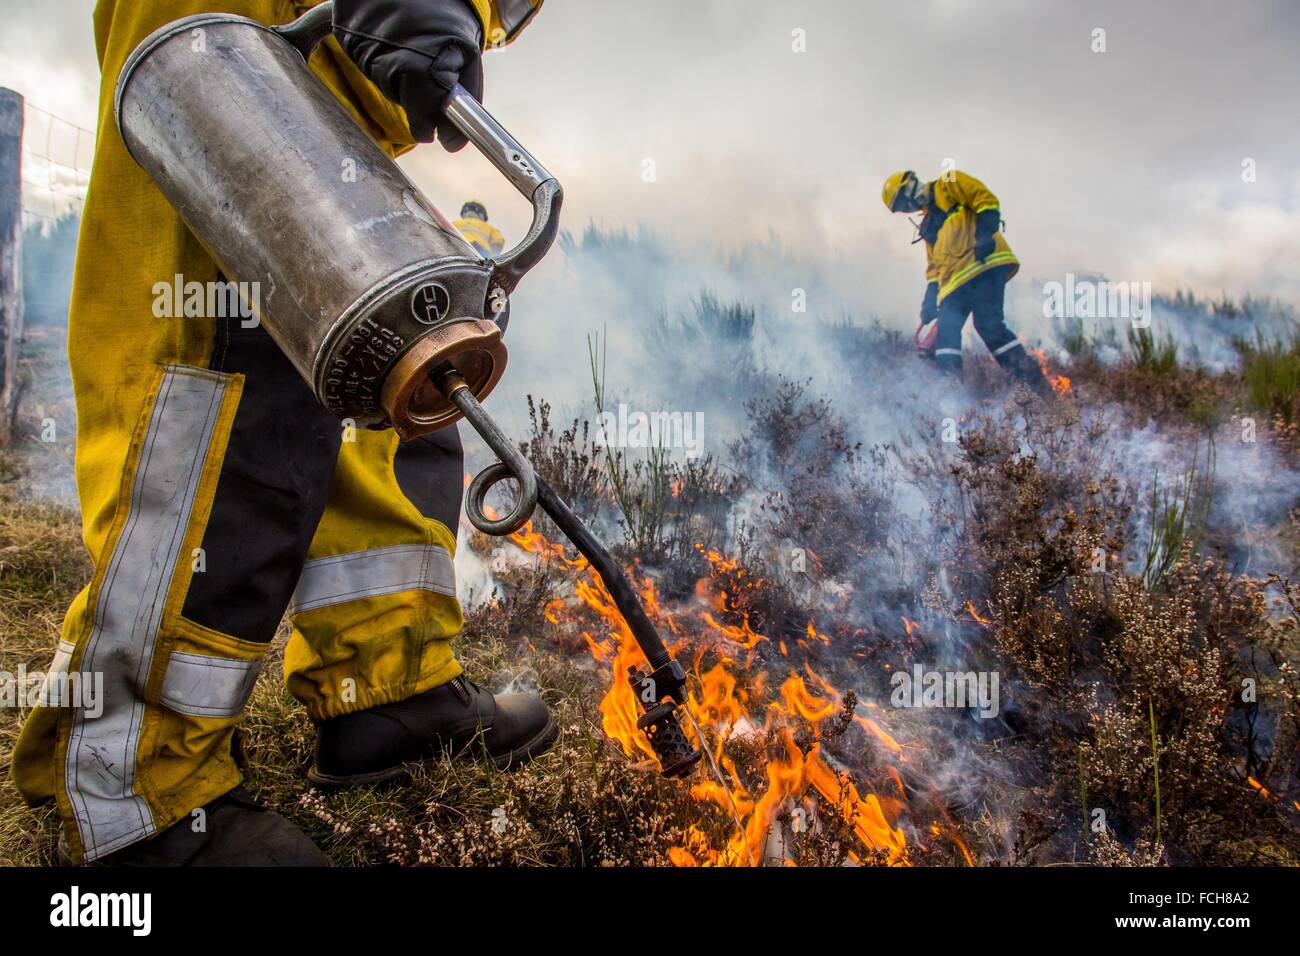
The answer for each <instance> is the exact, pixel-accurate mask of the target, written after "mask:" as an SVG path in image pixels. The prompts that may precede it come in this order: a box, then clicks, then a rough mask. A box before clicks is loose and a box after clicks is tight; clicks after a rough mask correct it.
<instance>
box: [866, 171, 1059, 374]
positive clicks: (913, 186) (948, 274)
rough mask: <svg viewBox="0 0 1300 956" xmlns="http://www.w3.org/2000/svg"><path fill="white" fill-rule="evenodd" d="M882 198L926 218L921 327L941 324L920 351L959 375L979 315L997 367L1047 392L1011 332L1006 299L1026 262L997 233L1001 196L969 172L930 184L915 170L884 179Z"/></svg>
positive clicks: (891, 205) (955, 173)
mask: <svg viewBox="0 0 1300 956" xmlns="http://www.w3.org/2000/svg"><path fill="white" fill-rule="evenodd" d="M881 196H882V198H883V199H884V201H885V207H886V208H887V209H888V210H889V211H890V212H901V213H912V212H919V213H921V214H922V216H921V226H920V231H921V238H922V239H924V240H925V254H926V268H925V278H926V287H925V298H924V299H923V300H922V303H921V325H922V327H923V328H924V326H925V325H927V324H928V323H930V322H934V321H935V320H937V334H936V335H934V336H933V344H932V345H931V344H930V343H929V342H928V341H926V342H924V343H923V340H922V335H923V333H922V332H921V330H918V333H917V344H918V346H919V347H921V348H922V350H923V351H925V352H927V353H931V354H932V355H933V357H934V359H935V362H936V363H937V364H938V366H939V368H941V369H943V370H944V371H947V372H952V373H957V372H959V371H960V370H961V332H962V327H963V326H964V325H965V324H966V319H967V317H968V316H970V315H972V314H973V315H974V317H975V331H976V332H978V333H979V335H980V338H981V339H983V340H984V344H985V345H986V346H987V347H988V350H989V351H990V352H992V353H993V357H994V358H995V359H996V360H997V362H998V364H999V365H1001V366H1002V367H1003V368H1005V369H1007V370H1008V371H1009V372H1011V374H1012V375H1014V376H1015V377H1016V378H1017V379H1019V380H1020V381H1022V382H1024V383H1025V384H1026V385H1028V386H1029V387H1030V388H1032V389H1033V390H1034V391H1035V392H1038V393H1039V394H1045V393H1047V392H1048V391H1049V389H1048V387H1047V383H1046V380H1045V379H1044V378H1043V373H1042V370H1041V369H1040V368H1039V367H1038V364H1037V363H1036V362H1034V361H1033V360H1032V359H1031V358H1030V357H1029V356H1028V355H1027V354H1026V353H1025V347H1024V344H1023V343H1022V342H1021V341H1020V340H1019V339H1018V338H1016V335H1015V333H1014V332H1012V331H1011V330H1010V329H1009V328H1007V322H1006V316H1005V314H1004V310H1003V298H1004V295H1005V292H1006V285H1007V283H1008V282H1009V281H1010V280H1011V277H1012V276H1014V275H1015V274H1016V272H1017V271H1018V270H1019V269H1020V261H1019V260H1018V259H1017V258H1016V256H1015V253H1013V252H1012V251H1011V246H1010V245H1009V244H1008V243H1007V240H1006V238H1005V237H1004V236H1003V235H1002V233H1001V232H1000V231H999V226H1000V224H1001V217H1002V212H1001V209H1000V208H999V205H998V197H997V196H995V195H993V193H992V192H990V191H989V188H988V187H987V186H985V185H984V184H983V183H982V182H980V181H979V180H978V179H976V178H975V177H974V176H968V175H967V174H966V173H962V172H958V171H956V170H953V171H952V172H951V173H948V174H945V175H944V176H942V177H940V178H939V179H936V180H935V181H934V182H929V183H927V182H922V181H921V179H920V178H919V177H918V176H917V175H916V173H914V172H912V171H911V170H910V169H909V170H906V171H905V172H899V173H894V174H893V175H892V176H890V177H889V178H888V179H886V180H885V186H884V189H883V190H882V192H881ZM926 338H927V339H928V338H930V337H926Z"/></svg>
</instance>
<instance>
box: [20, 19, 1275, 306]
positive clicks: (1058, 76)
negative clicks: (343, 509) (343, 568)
mask: <svg viewBox="0 0 1300 956" xmlns="http://www.w3.org/2000/svg"><path fill="white" fill-rule="evenodd" d="M137 2H146V0H137ZM215 5H216V6H219V5H220V4H219V0H215ZM91 6H92V5H91V4H90V3H89V2H74V0H43V2H41V3H33V2H28V0H21V2H20V0H0V9H2V10H3V11H4V14H3V21H0V22H2V24H3V25H2V27H0V85H6V86H10V87H14V88H16V89H18V90H19V91H20V92H22V93H23V94H25V95H26V96H27V97H28V98H29V100H30V101H31V102H32V103H33V104H34V105H36V106H40V107H43V108H44V109H47V110H50V111H53V112H55V113H57V114H59V115H61V116H64V117H67V118H69V119H71V120H73V121H74V122H79V123H81V124H82V125H85V126H93V125H94V108H93V101H94V94H95V86H96V83H97V76H96V66H95V60H94V48H93V43H92V38H91V31H90V11H91ZM1097 28H1101V29H1104V30H1105V44H1106V51H1105V52H1104V53H1094V52H1092V45H1093V43H1094V39H1093V31H1094V30H1095V29H1097ZM794 31H803V33H802V35H803V36H804V37H805V38H806V39H805V42H806V51H805V52H796V51H795V50H794V49H792V44H794V42H795V39H794ZM1297 49H1300V3H1296V2H1294V0H1243V2H1238V3H1231V4H1228V3H1223V2H1222V0H1161V2H1150V0H1149V2H1141V3H1138V2H1133V0H1127V2H1109V0H1107V2H1088V3H1079V2H1067V0H1058V2H1051V0H911V2H908V3H897V2H890V3H878V2H864V0H810V2H808V0H806V2H799V3H795V2H776V0H772V2H763V0H654V2H645V0H641V2H632V0H618V2H615V0H567V2H566V0H550V2H549V3H548V4H547V6H546V8H545V9H544V10H543V11H542V13H541V14H540V15H539V16H538V17H537V19H536V20H535V21H534V23H533V25H532V26H531V27H530V28H529V29H528V31H527V32H526V33H525V34H524V35H523V36H522V37H521V39H520V40H519V41H518V42H516V43H515V44H513V45H512V46H511V47H510V48H508V49H506V50H502V51H495V52H492V53H489V54H488V67H487V95H486V102H487V104H488V106H489V108H490V109H492V110H493V112H494V113H495V114H496V115H497V117H498V118H499V119H500V120H501V121H502V122H503V123H504V124H505V125H506V126H507V127H509V128H510V129H511V131H512V132H514V133H515V134H516V135H517V136H518V137H519V139H520V140H521V141H522V142H524V144H525V145H526V146H528V147H529V148H530V149H531V150H532V151H533V152H534V153H535V154H536V155H537V156H538V158H539V159H541V160H542V162H544V163H545V164H546V165H548V166H549V167H550V168H551V170H552V171H553V172H554V173H556V174H557V176H558V177H559V178H560V179H561V181H562V182H563V183H564V186H565V191H566V197H567V202H566V216H565V219H566V223H567V225H568V226H569V227H570V228H576V227H581V226H583V225H585V224H586V223H587V222H588V221H590V220H594V221H596V222H598V223H601V224H603V225H606V226H630V227H635V226H637V225H638V224H640V223H645V224H648V225H650V226H652V227H653V228H654V229H655V230H657V231H658V232H660V233H662V234H663V235H665V236H667V237H669V238H671V239H673V240H676V241H680V242H683V243H689V244H697V245H698V246H699V248H700V250H701V254H705V255H707V254H710V251H709V250H713V251H714V252H716V251H717V250H719V249H722V248H725V247H727V246H734V245H736V244H738V243H740V242H742V241H744V240H746V239H751V238H763V237H766V236H768V235H769V234H770V233H772V232H775V233H776V234H778V235H780V237H781V238H782V240H783V241H784V242H785V243H786V244H787V245H788V246H790V247H798V248H802V249H804V250H805V251H808V252H810V253H812V254H815V255H818V256H826V257H828V258H836V259H843V260H844V261H847V262H849V263H854V262H861V263H862V264H863V266H864V268H868V271H869V274H870V275H872V276H875V277H878V278H877V279H876V280H875V282H874V284H873V288H871V289H864V290H863V294H862V301H864V302H867V303H870V304H871V305H873V306H874V307H875V308H878V309H880V310H882V311H883V310H891V309H894V308H904V307H905V308H907V309H908V310H909V311H911V310H914V308H915V300H916V299H917V297H918V294H919V287H920V282H921V279H920V276H919V272H920V268H921V254H920V251H919V248H918V247H913V246H910V245H909V243H908V240H909V239H910V238H911V236H912V231H911V227H910V226H908V224H907V223H906V221H905V220H904V219H903V217H901V216H889V215H888V214H887V213H886V212H885V210H884V208H883V207H882V205H881V203H880V198H879V193H880V184H881V181H882V180H883V178H884V177H885V176H886V175H887V174H888V173H890V172H891V171H893V170H895V169H899V168H914V169H916V170H917V171H918V172H919V173H920V174H922V175H923V176H925V177H927V178H931V177H934V176H936V175H937V174H938V173H939V172H940V171H941V169H942V166H941V164H942V163H943V161H944V160H945V159H946V158H952V159H954V160H955V161H956V163H957V165H958V167H959V168H961V169H963V170H965V171H968V172H970V173H971V174H973V175H975V176H977V177H979V178H980V179H982V180H984V181H985V182H986V183H987V184H988V185H989V186H990V187H991V188H992V189H993V190H994V192H996V193H997V194H998V196H999V197H1000V198H1001V200H1002V209H1003V215H1004V217H1005V219H1006V220H1007V222H1008V238H1009V239H1010V241H1011V243H1012V245H1013V246H1014V248H1015V249H1016V251H1017V252H1018V253H1019V254H1020V256H1021V258H1022V260H1023V261H1024V263H1025V266H1024V274H1025V275H1027V276H1031V277H1037V278H1045V279H1046V278H1054V277H1057V276H1060V275H1061V274H1062V273H1064V272H1065V271H1067V270H1073V271H1076V272H1082V271H1090V272H1093V271H1095V272H1103V273H1105V274H1107V275H1109V276H1110V277H1111V278H1115V279H1130V280H1149V281H1151V282H1153V283H1154V284H1155V285H1156V287H1157V288H1158V289H1159V288H1172V287H1178V286H1182V287H1191V288H1194V289H1197V290H1199V291H1202V292H1206V293H1210V294H1216V293H1218V292H1219V291H1221V290H1222V291H1227V292H1229V293H1231V294H1234V295H1235V294H1241V293H1244V292H1248V291H1250V292H1255V293H1259V294H1273V295H1278V296H1280V297H1282V298H1284V299H1286V300H1289V301H1291V302H1300V268H1298V266H1300V161H1298V160H1297V157H1298V156H1300V122H1297V120H1300V82H1297V81H1298V80H1300V66H1298V65H1297V56H1296V51H1297ZM469 152H470V151H469V150H467V151H466V152H465V153H462V154H460V155H457V156H455V157H448V156H447V155H446V154H445V153H443V152H442V151H441V150H440V149H438V148H436V147H426V148H423V149H421V150H418V151H417V152H416V153H415V154H414V155H413V156H412V157H411V158H410V159H409V160H407V161H405V164H406V166H407V168H408V170H409V171H410V172H411V174H412V175H413V176H414V177H415V178H416V179H417V180H418V181H419V182H420V183H421V184H422V185H423V186H424V187H425V189H426V190H427V192H428V193H429V195H430V196H431V198H432V199H433V200H434V202H435V204H437V205H439V206H440V207H441V208H443V209H444V210H445V211H447V212H450V213H454V212H456V211H457V209H458V208H459V205H460V202H461V200H462V199H463V198H465V197H466V196H467V195H470V194H473V195H478V196H481V197H482V198H483V199H484V200H486V201H487V203H488V205H489V209H490V210H491V212H492V214H493V219H494V221H497V222H498V223H499V224H500V225H501V226H502V227H503V228H504V229H505V230H506V232H507V234H508V235H512V236H517V235H518V234H519V232H520V231H522V229H523V228H524V226H525V225H526V219H527V211H526V208H525V206H524V204H523V202H522V200H520V199H518V198H517V197H515V196H513V195H512V194H511V193H510V191H509V190H508V188H507V187H505V186H503V185H502V184H501V183H500V181H499V177H497V176H496V174H495V173H494V172H493V171H492V170H491V169H490V167H488V166H487V165H486V164H485V163H484V162H483V161H482V160H480V159H478V158H477V157H474V156H471V155H469ZM1247 159H1250V160H1253V161H1254V164H1255V175H1256V181H1254V182H1243V176H1242V163H1243V161H1244V160H1247ZM647 160H652V161H653V163H654V167H655V173H656V178H655V181H654V182H645V181H643V171H644V169H645V163H646V161H647Z"/></svg>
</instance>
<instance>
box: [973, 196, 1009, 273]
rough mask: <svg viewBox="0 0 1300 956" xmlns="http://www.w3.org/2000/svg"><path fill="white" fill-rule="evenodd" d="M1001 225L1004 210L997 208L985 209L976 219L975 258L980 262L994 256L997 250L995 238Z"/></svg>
mask: <svg viewBox="0 0 1300 956" xmlns="http://www.w3.org/2000/svg"><path fill="white" fill-rule="evenodd" d="M1001 224H1002V210H1000V209H998V208H997V207H994V208H993V209H985V210H984V211H983V212H982V213H980V214H979V215H978V216H976V217H975V258H976V259H977V260H978V261H980V262H983V261H984V260H985V259H987V258H988V257H989V256H991V255H993V250H994V249H996V248H997V243H996V242H994V241H993V236H994V234H996V233H997V231H998V226H1000V225H1001Z"/></svg>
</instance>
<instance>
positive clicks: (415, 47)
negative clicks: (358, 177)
mask: <svg viewBox="0 0 1300 956" xmlns="http://www.w3.org/2000/svg"><path fill="white" fill-rule="evenodd" d="M334 35H335V36H336V37H338V40H339V43H340V44H342V46H343V49H344V51H346V52H347V55H348V56H350V57H351V58H352V61H353V62H354V63H356V65H357V66H358V67H359V68H360V69H361V72H362V73H364V74H365V75H366V76H367V77H369V78H370V81H371V82H372V83H374V84H375V86H377V87H379V89H380V91H381V92H382V93H383V94H384V95H385V96H387V97H388V98H389V99H390V100H392V101H393V102H395V103H399V104H401V107H402V109H404V110H406V118H407V121H408V122H409V123H410V126H411V134H412V135H413V136H414V137H415V138H416V139H417V140H419V141H420V142H421V143H429V142H432V141H433V137H434V131H435V130H436V131H437V134H438V142H440V143H442V145H443V147H444V148H445V149H446V150H448V151H449V152H453V153H454V152H455V151H456V150H458V149H460V148H461V147H463V146H464V145H465V144H466V143H467V142H468V140H467V139H465V136H464V134H462V133H461V132H460V130H458V129H456V127H455V126H454V125H453V124H452V122H451V121H450V120H449V119H447V118H446V117H445V116H443V115H442V110H443V107H444V106H446V103H447V94H448V93H449V92H450V91H451V88H452V86H453V85H455V84H456V83H457V82H459V83H460V84H461V85H462V86H464V87H465V89H467V90H469V91H470V93H472V94H474V98H475V99H482V98H483V61H482V59H481V58H480V56H479V49H480V41H481V38H482V36H483V25H482V23H481V22H480V20H479V18H478V14H476V13H475V12H474V9H473V7H471V6H470V5H469V3H468V2H467V0H335V2H334Z"/></svg>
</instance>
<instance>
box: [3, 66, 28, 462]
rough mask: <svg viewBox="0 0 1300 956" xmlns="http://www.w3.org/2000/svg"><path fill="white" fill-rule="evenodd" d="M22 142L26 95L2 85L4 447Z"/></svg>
mask: <svg viewBox="0 0 1300 956" xmlns="http://www.w3.org/2000/svg"><path fill="white" fill-rule="evenodd" d="M22 143H23V98H22V96H20V95H19V94H18V93H15V92H14V91H13V90H8V89H4V88H3V87H0V448H3V447H5V446H6V445H8V444H9V439H10V437H11V434H12V432H13V424H14V412H15V410H16V407H17V404H18V347H19V343H20V342H21V341H22V337H23V195H22V173H21V170H22Z"/></svg>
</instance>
